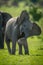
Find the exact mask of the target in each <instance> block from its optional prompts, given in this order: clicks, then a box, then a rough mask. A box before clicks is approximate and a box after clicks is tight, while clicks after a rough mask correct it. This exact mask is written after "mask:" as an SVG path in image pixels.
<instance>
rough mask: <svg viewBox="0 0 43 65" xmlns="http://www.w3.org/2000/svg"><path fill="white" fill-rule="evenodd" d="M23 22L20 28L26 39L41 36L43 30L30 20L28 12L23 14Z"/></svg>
mask: <svg viewBox="0 0 43 65" xmlns="http://www.w3.org/2000/svg"><path fill="white" fill-rule="evenodd" d="M21 21H23V23H22V24H21V26H20V34H21V36H24V37H26V38H27V37H30V36H37V35H40V34H41V29H40V27H39V26H38V24H36V23H32V22H31V21H30V20H29V15H28V12H27V11H23V12H22V14H21Z"/></svg>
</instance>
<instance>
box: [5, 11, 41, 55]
mask: <svg viewBox="0 0 43 65" xmlns="http://www.w3.org/2000/svg"><path fill="white" fill-rule="evenodd" d="M36 27H38V30H39V29H40V27H39V26H38V25H37V26H36ZM32 29H33V23H32V22H31V21H30V20H29V15H28V12H27V11H26V10H24V11H22V12H21V14H20V16H19V17H16V18H11V19H10V20H8V22H7V24H6V29H5V41H6V44H7V48H8V52H9V53H10V54H15V52H16V42H17V41H18V40H19V39H20V40H21V38H23V37H24V38H25V39H24V40H25V41H26V39H27V37H29V36H30V34H31V31H32ZM38 30H37V32H36V33H37V34H35V35H40V34H41V29H40V30H39V31H38ZM10 41H12V48H10ZM22 44H23V43H22ZM25 44H26V45H27V41H26V43H25ZM26 45H25V46H26ZM25 46H24V47H25ZM19 47H21V46H20V45H19ZM24 49H25V50H26V49H27V50H26V51H25V53H26V54H28V45H27V47H25V48H24ZM21 52H22V50H21ZM21 52H20V48H19V54H22V53H21Z"/></svg>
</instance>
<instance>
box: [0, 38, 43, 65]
mask: <svg viewBox="0 0 43 65" xmlns="http://www.w3.org/2000/svg"><path fill="white" fill-rule="evenodd" d="M27 42H28V48H29V55H25V54H23V55H19V54H18V45H17V46H16V55H10V54H9V53H8V50H7V47H6V44H5V48H4V49H3V50H0V65H43V50H40V48H42V47H43V42H42V41H41V39H37V37H34V38H28V39H27ZM23 53H24V50H23Z"/></svg>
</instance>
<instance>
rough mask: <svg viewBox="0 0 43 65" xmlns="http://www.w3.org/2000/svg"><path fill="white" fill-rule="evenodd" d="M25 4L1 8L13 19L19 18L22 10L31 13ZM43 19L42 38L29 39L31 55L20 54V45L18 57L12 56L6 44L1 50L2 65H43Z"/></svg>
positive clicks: (40, 23)
mask: <svg viewBox="0 0 43 65" xmlns="http://www.w3.org/2000/svg"><path fill="white" fill-rule="evenodd" d="M24 5H25V4H24V3H23V2H22V3H19V6H18V7H12V6H11V7H6V6H3V7H0V11H5V12H8V13H10V14H11V15H12V16H13V17H16V16H19V14H20V13H21V11H22V10H24V9H26V10H27V11H29V7H28V6H24ZM42 21H43V18H42V20H40V21H39V23H38V24H39V25H40V26H41V29H42V34H41V36H39V38H38V37H30V38H28V39H27V42H28V48H29V55H25V54H24V49H23V55H19V54H18V45H17V46H16V55H10V54H9V53H8V50H7V47H6V44H5V45H4V46H5V48H4V49H3V50H1V49H0V65H43V40H42V38H43V22H42Z"/></svg>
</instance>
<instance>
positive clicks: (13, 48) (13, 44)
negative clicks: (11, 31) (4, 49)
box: [11, 42, 16, 54]
mask: <svg viewBox="0 0 43 65" xmlns="http://www.w3.org/2000/svg"><path fill="white" fill-rule="evenodd" d="M15 52H16V42H14V43H13V42H12V50H11V54H15Z"/></svg>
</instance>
